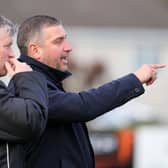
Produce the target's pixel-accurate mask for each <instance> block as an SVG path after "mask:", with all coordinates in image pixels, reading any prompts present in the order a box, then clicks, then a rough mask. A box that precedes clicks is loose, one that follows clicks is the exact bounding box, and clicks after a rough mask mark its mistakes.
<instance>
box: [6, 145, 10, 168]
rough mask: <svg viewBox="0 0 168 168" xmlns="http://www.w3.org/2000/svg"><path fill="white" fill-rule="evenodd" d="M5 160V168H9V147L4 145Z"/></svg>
mask: <svg viewBox="0 0 168 168" xmlns="http://www.w3.org/2000/svg"><path fill="white" fill-rule="evenodd" d="M6 158H7V167H8V168H10V164H9V145H8V143H6Z"/></svg>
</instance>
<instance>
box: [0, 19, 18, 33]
mask: <svg viewBox="0 0 168 168" xmlns="http://www.w3.org/2000/svg"><path fill="white" fill-rule="evenodd" d="M0 29H4V30H5V31H6V32H8V33H10V35H11V36H14V34H15V33H16V25H15V24H13V23H12V21H10V20H9V19H7V18H6V17H4V16H0Z"/></svg>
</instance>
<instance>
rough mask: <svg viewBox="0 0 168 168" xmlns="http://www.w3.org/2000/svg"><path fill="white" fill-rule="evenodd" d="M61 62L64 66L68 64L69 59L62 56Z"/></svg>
mask: <svg viewBox="0 0 168 168" xmlns="http://www.w3.org/2000/svg"><path fill="white" fill-rule="evenodd" d="M61 61H62V62H63V63H64V64H68V57H67V56H62V57H61Z"/></svg>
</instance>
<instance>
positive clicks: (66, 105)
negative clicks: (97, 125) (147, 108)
mask: <svg viewBox="0 0 168 168" xmlns="http://www.w3.org/2000/svg"><path fill="white" fill-rule="evenodd" d="M143 93H144V88H143V86H142V84H141V83H140V81H139V80H138V79H137V78H136V76H135V75H133V74H128V75H127V76H124V77H122V78H120V79H118V80H114V81H112V82H110V83H107V84H104V85H102V86H101V87H99V88H96V89H91V90H88V91H83V92H80V93H70V92H63V91H60V90H56V91H55V90H50V91H49V114H48V115H49V116H48V117H49V119H50V121H52V120H54V121H57V122H62V121H64V122H82V121H84V122H86V121H89V120H92V119H94V118H96V117H98V116H100V115H102V114H104V113H106V112H108V111H110V110H112V109H114V108H116V107H119V106H121V105H122V104H124V103H126V102H128V101H129V100H130V99H133V98H135V97H137V96H139V95H141V94H143Z"/></svg>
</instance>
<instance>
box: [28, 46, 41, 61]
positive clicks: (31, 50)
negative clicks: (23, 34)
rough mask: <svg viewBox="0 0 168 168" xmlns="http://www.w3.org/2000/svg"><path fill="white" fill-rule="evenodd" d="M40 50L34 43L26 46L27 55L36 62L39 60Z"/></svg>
mask: <svg viewBox="0 0 168 168" xmlns="http://www.w3.org/2000/svg"><path fill="white" fill-rule="evenodd" d="M40 53H41V50H40V47H39V46H38V45H37V44H35V43H29V45H28V55H29V56H31V57H33V58H34V59H36V60H40V58H41V54H40Z"/></svg>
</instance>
